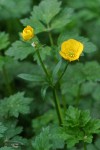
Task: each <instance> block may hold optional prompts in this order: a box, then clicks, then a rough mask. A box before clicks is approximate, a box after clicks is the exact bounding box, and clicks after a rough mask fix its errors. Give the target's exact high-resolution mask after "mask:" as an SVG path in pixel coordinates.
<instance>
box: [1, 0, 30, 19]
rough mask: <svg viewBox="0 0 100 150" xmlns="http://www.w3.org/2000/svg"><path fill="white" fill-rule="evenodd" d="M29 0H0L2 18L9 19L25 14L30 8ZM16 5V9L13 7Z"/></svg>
mask: <svg viewBox="0 0 100 150" xmlns="http://www.w3.org/2000/svg"><path fill="white" fill-rule="evenodd" d="M30 4H31V1H30V0H26V1H24V0H21V1H17V0H14V1H13V0H9V3H7V1H6V0H3V1H2V0H1V1H0V12H1V17H0V20H2V19H9V18H18V17H20V16H22V15H23V14H26V13H27V12H29V10H30ZM16 6H17V8H18V9H14V8H15V7H16Z"/></svg>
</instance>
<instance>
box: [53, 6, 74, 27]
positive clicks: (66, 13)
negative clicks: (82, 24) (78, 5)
mask: <svg viewBox="0 0 100 150" xmlns="http://www.w3.org/2000/svg"><path fill="white" fill-rule="evenodd" d="M72 15H73V9H72V8H65V9H63V10H62V11H61V12H60V14H58V16H56V17H55V18H54V20H53V21H52V22H51V29H57V28H62V27H64V26H65V25H67V24H68V23H69V22H70V21H71V17H72Z"/></svg>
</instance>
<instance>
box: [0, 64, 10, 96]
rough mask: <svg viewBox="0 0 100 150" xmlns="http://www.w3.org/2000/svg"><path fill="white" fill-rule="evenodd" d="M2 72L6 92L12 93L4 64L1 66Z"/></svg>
mask: <svg viewBox="0 0 100 150" xmlns="http://www.w3.org/2000/svg"><path fill="white" fill-rule="evenodd" d="M2 72H3V76H4V80H5V85H6V88H7V91H8V94H9V95H11V94H12V89H11V86H10V83H9V78H8V74H7V71H6V68H5V66H3V67H2Z"/></svg>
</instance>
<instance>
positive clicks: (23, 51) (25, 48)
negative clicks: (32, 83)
mask: <svg viewBox="0 0 100 150" xmlns="http://www.w3.org/2000/svg"><path fill="white" fill-rule="evenodd" d="M32 53H34V48H33V47H32V45H31V44H30V43H27V42H22V41H16V42H14V43H13V44H12V47H10V48H9V49H8V50H7V51H6V55H8V56H11V57H14V59H20V60H23V59H25V58H26V57H27V56H28V55H29V54H32Z"/></svg>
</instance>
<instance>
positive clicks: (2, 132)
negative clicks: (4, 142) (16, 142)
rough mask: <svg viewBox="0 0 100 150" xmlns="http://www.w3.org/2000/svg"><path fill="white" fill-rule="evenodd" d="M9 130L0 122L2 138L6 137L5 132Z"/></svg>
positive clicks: (0, 135)
mask: <svg viewBox="0 0 100 150" xmlns="http://www.w3.org/2000/svg"><path fill="white" fill-rule="evenodd" d="M6 130H7V128H6V127H5V126H4V125H3V124H2V123H1V122H0V138H2V137H3V136H4V135H3V134H4V132H5V131H6Z"/></svg>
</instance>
